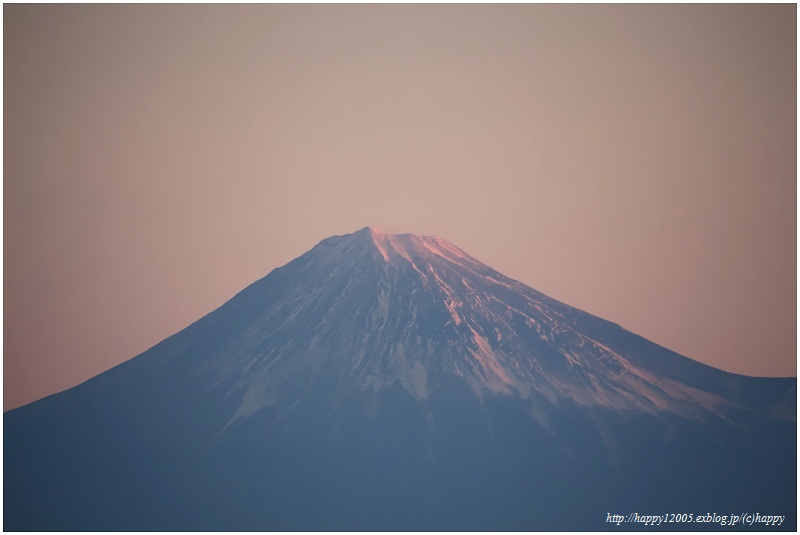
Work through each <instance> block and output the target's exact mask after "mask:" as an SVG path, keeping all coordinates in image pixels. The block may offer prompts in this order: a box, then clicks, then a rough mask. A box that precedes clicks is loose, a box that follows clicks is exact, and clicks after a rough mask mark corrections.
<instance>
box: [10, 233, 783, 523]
mask: <svg viewBox="0 0 800 535" xmlns="http://www.w3.org/2000/svg"><path fill="white" fill-rule="evenodd" d="M654 306H656V305H655V304H654ZM796 387H797V380H796V378H787V379H777V378H754V377H745V376H741V375H735V374H731V373H726V372H724V371H721V370H717V369H714V368H711V367H709V366H705V365H703V364H700V363H698V362H695V361H692V360H690V359H688V358H686V357H683V356H681V355H678V354H676V353H674V352H672V351H670V350H668V349H665V348H663V347H660V346H658V345H656V344H654V343H651V342H649V341H647V340H645V339H644V338H642V337H640V336H637V335H635V334H633V333H630V332H628V331H626V330H624V329H622V328H621V327H619V326H618V325H615V324H613V323H610V322H608V321H605V320H602V319H600V318H597V317H595V316H592V315H590V314H587V313H585V312H582V311H580V310H578V309H575V308H573V307H570V306H568V305H565V304H563V303H560V302H558V301H556V300H554V299H551V298H550V297H547V296H545V295H543V294H541V293H539V292H537V291H536V290H533V289H532V288H530V287H528V286H526V285H524V284H522V283H519V282H517V281H514V280H512V279H509V278H508V277H505V276H503V275H502V274H500V273H498V272H497V271H495V270H493V269H491V268H490V267H488V266H486V265H484V264H482V263H481V262H479V261H478V260H476V259H474V258H473V257H471V256H470V255H469V254H467V253H466V252H464V251H463V250H461V249H459V248H458V247H456V246H454V245H452V244H450V243H448V242H446V241H444V240H441V239H439V238H434V237H427V236H423V237H420V236H414V235H410V234H403V235H391V234H383V233H380V232H378V231H375V230H373V229H370V228H365V229H363V230H360V231H358V232H355V233H353V234H349V235H345V236H334V237H331V238H328V239H325V240H323V241H322V242H320V243H319V244H318V245H317V246H315V247H314V248H313V249H311V250H310V251H308V252H307V253H305V254H304V255H302V256H300V257H299V258H297V259H295V260H293V261H291V262H289V263H288V264H286V265H285V266H283V267H281V268H278V269H275V270H274V271H272V272H271V273H269V274H268V275H267V276H266V277H264V278H262V279H260V280H258V281H256V282H255V283H253V284H252V285H250V286H249V287H247V288H246V289H244V290H243V291H242V292H240V293H239V294H237V295H236V296H235V297H233V298H232V299H231V300H230V301H228V302H227V303H225V304H224V305H222V306H221V307H220V308H218V309H217V310H215V311H213V312H211V313H210V314H208V315H206V316H205V317H203V318H201V319H200V320H198V321H197V322H195V323H194V324H192V325H190V326H189V327H187V328H186V329H184V330H182V331H180V332H178V333H177V334H175V335H173V336H171V337H169V338H167V339H166V340H164V341H162V342H161V343H159V344H158V345H156V346H154V347H153V348H151V349H149V350H148V351H145V352H144V353H142V354H141V355H139V356H137V357H135V358H133V359H131V360H129V361H127V362H125V363H123V364H121V365H119V366H117V367H115V368H113V369H111V370H109V371H107V372H105V373H103V374H100V375H98V376H97V377H94V378H92V379H90V380H88V381H86V382H85V383H83V384H81V385H78V386H76V387H75V388H72V389H69V390H67V391H64V392H61V393H59V394H55V395H53V396H50V397H48V398H45V399H42V400H39V401H37V402H35V403H31V404H29V405H27V406H24V407H21V408H19V409H15V410H12V411H9V412H7V413H5V414H4V423H3V425H4V432H5V435H4V442H3V444H4V453H3V455H4V476H3V482H4V491H5V492H4V515H5V516H4V518H5V520H4V529H6V530H48V531H49V530H257V531H273V530H292V531H294V530H314V531H328V530H352V531H361V530H430V531H439V530H464V531H475V530H477V531H483V530H492V531H505V530H511V531H518V530H525V531H530V530H545V529H546V530H572V529H575V530H605V529H614V530H619V529H625V528H626V527H630V528H633V529H641V524H623V525H622V526H619V527H618V526H617V525H616V524H610V523H608V522H607V518H608V517H607V514H608V513H611V514H624V515H628V514H630V513H639V514H641V515H656V514H658V515H661V514H667V513H686V514H693V515H695V516H697V515H700V514H705V513H712V514H714V513H717V514H720V515H731V514H737V515H739V514H743V513H759V514H761V515H779V516H784V517H785V519H784V520H783V521H782V523H781V525H780V526H777V527H773V528H770V529H787V530H795V529H796V523H797V521H796V516H797V507H796V497H797V485H796V474H797V462H796V452H797V433H796V432H797V427H796V425H797V424H796ZM664 528H667V529H669V530H675V529H691V530H698V529H708V528H710V529H721V528H720V526H719V524H708V525H706V524H703V525H701V524H689V525H686V524H664V525H663V526H661V529H664ZM762 528H763V526H762ZM649 529H651V528H649Z"/></svg>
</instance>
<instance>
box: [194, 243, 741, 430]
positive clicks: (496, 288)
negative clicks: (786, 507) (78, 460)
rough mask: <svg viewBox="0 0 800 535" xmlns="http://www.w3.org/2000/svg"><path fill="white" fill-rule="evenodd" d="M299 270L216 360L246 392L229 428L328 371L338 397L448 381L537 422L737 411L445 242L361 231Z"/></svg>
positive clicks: (314, 254) (422, 389)
mask: <svg viewBox="0 0 800 535" xmlns="http://www.w3.org/2000/svg"><path fill="white" fill-rule="evenodd" d="M282 269H288V268H287V267H285V268H282ZM291 269H292V270H294V271H295V273H294V277H293V279H292V280H291V281H290V282H289V283H288V286H287V287H286V288H285V289H284V291H283V292H282V296H281V298H279V299H275V300H273V301H271V302H268V303H264V308H263V311H262V313H261V314H260V315H259V317H258V318H257V320H256V321H254V322H253V323H252V324H251V325H249V327H248V329H247V331H246V333H245V335H244V336H242V337H240V338H237V339H235V340H233V341H232V345H231V346H226V347H224V348H220V350H219V351H218V356H217V357H214V358H212V359H211V362H210V363H209V365H210V366H213V367H215V368H216V369H217V370H218V371H219V372H220V373H221V374H222V375H223V376H225V377H229V376H231V375H233V376H235V377H237V379H236V381H235V384H236V386H235V387H234V390H238V389H243V390H244V396H243V401H242V403H241V405H240V406H239V408H238V409H237V411H236V413H235V415H234V416H233V419H232V420H236V419H239V418H244V417H247V416H249V415H251V414H252V413H254V412H255V411H256V410H258V409H259V408H261V407H264V406H270V405H272V404H273V403H274V402H275V397H276V396H277V395H278V389H276V388H275V386H276V385H280V384H281V383H283V382H285V381H287V380H288V379H289V377H290V376H291V375H292V374H296V373H299V372H302V371H307V372H308V373H311V374H312V375H313V374H318V373H323V372H322V370H323V364H330V363H332V362H333V363H336V366H335V368H336V371H335V373H336V375H337V380H338V382H339V385H340V388H341V390H342V392H345V391H347V390H348V389H354V388H355V389H359V390H366V389H374V390H378V389H381V388H385V387H388V386H390V385H391V384H392V383H393V382H394V381H395V380H398V381H399V382H400V383H401V384H402V385H403V386H404V387H405V388H406V389H407V390H408V391H409V392H410V393H412V394H413V395H414V396H415V397H416V398H417V399H424V398H425V397H426V396H427V392H428V381H429V379H430V378H431V377H432V376H437V375H442V374H449V375H455V376H458V377H461V378H463V379H464V380H466V381H467V382H468V383H469V385H470V386H471V388H472V389H473V390H474V392H475V393H476V394H478V395H481V393H482V392H483V391H492V392H494V393H500V394H504V395H509V396H515V397H521V398H523V399H525V400H528V401H529V403H530V407H531V412H532V413H534V414H541V411H539V410H538V409H539V408H540V406H541V405H542V404H543V403H544V404H550V405H558V404H559V403H561V402H563V401H564V400H570V401H572V402H574V403H577V404H578V405H581V406H587V407H597V406H599V407H604V408H608V409H612V410H617V411H639V412H649V413H658V412H672V413H676V414H681V415H684V416H689V417H693V418H700V419H702V418H703V415H704V414H708V413H714V414H718V415H719V414H721V410H720V408H721V407H723V406H725V405H726V404H729V403H728V402H727V401H726V400H725V399H723V398H722V397H720V396H718V395H716V394H714V393H709V392H704V391H702V390H699V389H696V388H692V387H690V386H688V385H685V384H681V383H680V382H678V381H675V380H672V379H668V378H664V377H661V376H659V375H658V374H655V373H652V372H650V371H648V370H647V369H646V368H645V367H643V366H641V365H639V364H637V363H635V362H632V361H631V360H629V359H626V358H625V357H624V356H622V355H620V354H619V353H618V352H616V351H615V350H614V349H612V348H610V347H609V346H608V345H606V344H603V343H601V342H600V341H598V340H595V339H593V338H592V337H591V336H589V335H587V334H585V333H583V332H581V330H580V329H579V328H578V327H577V326H576V324H575V321H574V320H572V319H569V318H568V317H566V315H565V314H564V313H563V308H564V306H563V305H561V304H560V303H557V302H555V301H553V300H551V299H549V298H547V297H546V296H544V295H542V294H540V293H539V292H537V291H535V290H533V289H531V288H529V287H527V286H525V285H524V284H521V283H519V282H517V281H514V280H512V279H509V278H507V277H505V276H503V275H501V274H500V273H498V272H496V271H495V270H493V269H491V268H490V267H488V266H486V265H484V264H482V263H481V262H479V261H478V260H476V259H474V258H473V257H472V256H470V255H469V254H467V253H466V252H464V251H463V250H461V249H459V248H458V247H456V246H455V245H453V244H451V243H449V242H447V241H445V240H442V239H440V238H435V237H430V236H415V235H411V234H399V235H393V234H385V233H381V232H378V231H375V230H373V229H370V228H365V229H363V230H361V231H359V232H356V233H353V234H350V235H345V236H335V237H331V238H328V239H326V240H323V241H322V242H320V243H319V244H318V245H317V246H316V247H314V248H313V249H312V250H311V251H309V252H308V253H306V254H305V255H303V256H301V257H299V258H298V259H297V260H295V261H294V262H292V263H291ZM556 305H557V306H556ZM324 373H330V370H329V369H326V371H325V372H324Z"/></svg>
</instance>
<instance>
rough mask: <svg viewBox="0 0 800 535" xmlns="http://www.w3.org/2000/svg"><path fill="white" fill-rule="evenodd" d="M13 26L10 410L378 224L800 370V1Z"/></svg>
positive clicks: (8, 122) (236, 15)
mask: <svg viewBox="0 0 800 535" xmlns="http://www.w3.org/2000/svg"><path fill="white" fill-rule="evenodd" d="M3 15H4V16H3V75H4V84H3V95H4V96H3V99H4V100H3V110H4V114H5V119H4V124H3V154H4V157H3V194H4V202H3V227H4V230H3V253H4V261H3V272H4V284H3V291H4V296H3V318H4V319H3V329H4V334H3V387H4V393H3V407H4V410H9V409H11V408H14V407H17V406H20V405H22V404H25V403H28V402H31V401H34V400H36V399H38V398H41V397H43V396H46V395H49V394H52V393H55V392H57V391H60V390H64V389H66V388H69V387H71V386H74V385H76V384H78V383H80V382H83V381H84V380H86V379H88V378H90V377H92V376H94V375H96V374H98V373H100V372H102V371H104V370H106V369H109V368H111V367H113V366H115V365H117V364H119V363H121V362H123V361H125V360H127V359H129V358H131V357H133V356H135V355H137V354H139V353H141V352H143V351H145V350H146V349H148V348H149V347H151V346H153V345H155V344H156V343H158V342H159V341H161V340H162V339H164V338H166V337H167V336H169V335H171V334H173V333H175V332H177V331H179V330H181V329H182V328H184V327H186V326H187V325H189V324H190V323H192V322H194V321H195V320H197V319H199V318H200V317H202V316H203V315H205V314H206V313H208V312H210V311H211V310H213V309H215V308H216V307H218V306H219V305H221V304H222V303H224V302H225V301H226V300H228V299H229V298H230V297H232V296H233V295H234V294H235V293H236V292H238V291H239V290H241V289H242V288H244V287H245V286H247V285H248V284H250V283H251V282H253V281H254V280H256V279H258V278H261V277H262V276H264V275H265V274H267V273H268V272H269V271H271V270H272V269H274V268H276V267H278V266H281V265H283V264H285V263H287V262H289V261H290V260H292V259H293V258H295V257H297V256H299V255H301V254H302V253H304V252H305V251H307V250H308V249H310V248H311V247H313V246H314V245H315V244H316V243H318V242H319V241H320V240H322V239H324V238H326V237H328V236H331V235H336V234H346V233H350V232H354V231H356V230H358V229H361V228H363V227H365V226H372V227H379V228H381V229H382V230H384V231H389V232H398V233H404V232H411V233H415V234H422V235H436V236H440V237H442V238H444V239H446V240H448V241H450V242H452V243H454V244H456V245H457V246H459V247H460V248H462V249H464V250H465V251H467V252H468V253H470V254H471V255H472V256H474V257H476V258H477V259H479V260H481V261H482V262H484V263H486V264H488V265H490V266H492V267H493V268H495V269H497V270H498V271H500V272H501V273H504V274H505V275H508V276H510V277H512V278H515V279H517V280H519V281H521V282H524V283H526V284H528V285H529V286H532V287H533V288H535V289H537V290H539V291H541V292H543V293H545V294H547V295H550V296H551V297H553V298H556V299H558V300H560V301H562V302H565V303H567V304H570V305H572V306H575V307H578V308H580V309H582V310H585V311H587V312H590V313H592V314H595V315H598V316H600V317H603V318H605V319H608V320H611V321H613V322H615V323H618V324H620V325H622V326H623V327H625V328H627V329H629V330H631V331H633V332H635V333H637V334H640V335H642V336H644V337H646V338H648V339H650V340H652V341H654V342H656V343H658V344H661V345H663V346H666V347H668V348H670V349H672V350H675V351H677V352H679V353H681V354H683V355H685V356H687V357H690V358H692V359H695V360H698V361H701V362H704V363H707V364H709V365H712V366H715V367H718V368H721V369H724V370H728V371H731V372H735V373H742V374H748V375H758V376H795V375H796V372H797V344H796V325H797V323H796V322H797V278H796V276H797V226H796V222H797V189H796V188H797V182H796V176H797V163H796V162H797V159H796V156H797V153H796V150H797V137H796V136H797V123H796V121H797V99H796V94H797V93H796V91H797V85H796V75H797V68H796V65H797V57H796V51H797V48H796V31H797V29H796V6H795V5H788V4H783V5H741V4H737V5H659V6H656V5H615V6H603V5H566V4H565V5H343V6H342V5H338V6H337V5H127V6H126V5H80V6H69V5H19V4H16V5H13V4H12V5H9V4H6V5H4V6H3Z"/></svg>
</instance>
